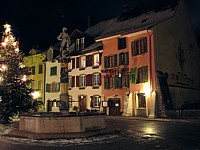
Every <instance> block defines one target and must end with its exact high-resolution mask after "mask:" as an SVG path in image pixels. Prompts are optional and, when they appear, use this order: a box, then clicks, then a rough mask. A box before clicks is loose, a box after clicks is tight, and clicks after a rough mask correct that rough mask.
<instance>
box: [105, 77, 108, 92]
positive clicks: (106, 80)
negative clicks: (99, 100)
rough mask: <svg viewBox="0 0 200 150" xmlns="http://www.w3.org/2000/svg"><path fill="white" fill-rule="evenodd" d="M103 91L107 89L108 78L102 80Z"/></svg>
mask: <svg viewBox="0 0 200 150" xmlns="http://www.w3.org/2000/svg"><path fill="white" fill-rule="evenodd" d="M104 89H108V78H104Z"/></svg>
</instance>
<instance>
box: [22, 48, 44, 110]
mask: <svg viewBox="0 0 200 150" xmlns="http://www.w3.org/2000/svg"><path fill="white" fill-rule="evenodd" d="M45 59H46V54H45V53H42V52H39V51H38V50H35V49H31V50H30V52H29V55H28V56H25V57H24V64H25V66H27V67H29V68H30V72H31V74H30V75H29V77H28V78H29V79H31V80H32V82H31V84H30V85H29V86H30V88H32V89H33V90H34V93H33V98H34V99H35V100H37V101H42V102H43V103H45V87H44V83H45V72H46V71H45V65H44V63H43V61H44V60H45ZM41 109H43V108H40V111H41Z"/></svg>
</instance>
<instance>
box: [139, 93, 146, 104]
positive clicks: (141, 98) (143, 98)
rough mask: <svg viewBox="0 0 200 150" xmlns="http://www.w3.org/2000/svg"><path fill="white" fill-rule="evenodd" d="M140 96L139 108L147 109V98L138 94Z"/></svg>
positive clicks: (142, 94)
mask: <svg viewBox="0 0 200 150" xmlns="http://www.w3.org/2000/svg"><path fill="white" fill-rule="evenodd" d="M137 96H138V108H146V97H145V94H144V93H139V94H137Z"/></svg>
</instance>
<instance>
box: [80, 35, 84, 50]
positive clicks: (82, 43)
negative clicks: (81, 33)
mask: <svg viewBox="0 0 200 150" xmlns="http://www.w3.org/2000/svg"><path fill="white" fill-rule="evenodd" d="M84 48H85V37H82V38H81V50H82V49H84Z"/></svg>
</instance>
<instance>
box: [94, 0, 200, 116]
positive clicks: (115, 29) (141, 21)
mask: <svg viewBox="0 0 200 150" xmlns="http://www.w3.org/2000/svg"><path fill="white" fill-rule="evenodd" d="M177 2H178V3H177V5H174V4H171V7H166V8H165V9H162V10H159V11H152V12H151V13H149V12H147V13H146V14H142V15H139V16H135V17H133V16H132V15H133V11H134V10H133V11H131V10H127V11H126V12H124V14H122V15H121V16H119V17H118V18H113V19H111V20H108V24H110V25H109V26H108V28H106V29H105V31H104V32H103V34H101V35H100V36H99V37H98V38H97V42H99V41H102V43H103V45H104V49H103V55H102V62H103V63H102V64H103V65H102V73H103V74H104V75H103V76H102V77H103V78H102V88H103V89H102V95H104V99H105V101H107V102H108V107H107V109H106V112H107V114H108V115H121V114H122V115H124V116H143V117H152V118H154V117H155V116H158V117H166V116H167V112H168V111H170V110H177V109H180V108H181V107H182V105H184V104H185V103H188V102H195V101H198V100H199V98H198V97H199V96H200V95H199V93H200V86H199V85H200V84H199V82H200V72H199V68H200V65H199V64H200V63H199V59H198V56H199V53H200V51H199V48H198V46H197V43H196V39H195V36H194V33H193V31H192V28H191V24H190V21H189V18H188V15H187V10H186V8H185V5H184V1H182V0H181V1H177ZM110 22H112V23H110ZM194 70H195V71H194Z"/></svg>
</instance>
